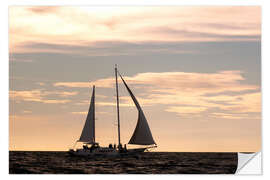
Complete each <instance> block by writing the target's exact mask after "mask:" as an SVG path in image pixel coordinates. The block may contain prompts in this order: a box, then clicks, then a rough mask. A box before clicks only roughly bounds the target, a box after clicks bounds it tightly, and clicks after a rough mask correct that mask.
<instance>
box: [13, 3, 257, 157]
mask: <svg viewBox="0 0 270 180" xmlns="http://www.w3.org/2000/svg"><path fill="white" fill-rule="evenodd" d="M115 64H118V68H119V72H120V73H121V74H122V76H123V77H124V79H125V80H126V82H127V84H128V85H129V87H130V88H131V90H132V91H133V93H134V94H135V96H136V98H137V99H138V101H139V103H140V105H141V106H142V109H143V111H144V114H145V116H146V118H147V121H148V124H149V126H150V129H151V131H152V135H153V138H154V140H155V142H156V143H157V145H158V148H157V149H156V151H179V152H183V151H185V152H186V151H192V152H194V151H195V152H196V151H200V152H208V151H209V152H236V151H238V152H251V151H259V150H260V149H261V9H260V7H258V6H163V7H161V6H147V7H143V6H134V7H132V6H126V7H125V6H119V7H118V6H112V7H110V6H103V7H102V6H97V7H95V6H89V7H87V6H84V7H79V6H76V7H75V6H74V7H72V6H65V7H61V6H55V7H53V6H51V7H45V6H42V7H41V6H39V7H38V6H36V7H34V6H10V7H9V149H10V150H52V151H54V150H68V148H70V147H72V146H73V144H74V143H75V141H76V140H78V138H79V136H80V133H81V130H82V128H83V125H84V122H85V119H86V115H87V111H88V108H89V102H90V98H91V97H90V96H91V92H92V86H93V85H95V86H96V140H97V141H98V142H99V143H100V144H101V145H106V146H107V145H108V144H109V143H117V125H116V123H117V116H116V92H115V79H114V78H115V77H114V65H115ZM119 94H120V121H121V141H122V143H123V144H125V143H128V141H129V139H130V137H131V135H132V133H133V131H134V129H135V126H136V121H137V110H136V107H135V106H134V104H133V102H132V100H131V98H130V97H129V95H128V92H127V91H126V89H125V87H124V85H123V84H122V82H120V81H119ZM129 147H132V146H131V145H129Z"/></svg>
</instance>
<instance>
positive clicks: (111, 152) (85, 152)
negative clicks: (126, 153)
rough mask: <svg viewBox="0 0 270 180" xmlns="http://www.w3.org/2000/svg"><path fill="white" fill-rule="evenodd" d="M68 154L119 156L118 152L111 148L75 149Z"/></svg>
mask: <svg viewBox="0 0 270 180" xmlns="http://www.w3.org/2000/svg"><path fill="white" fill-rule="evenodd" d="M68 154H69V155H71V156H117V155H118V151H116V150H115V149H110V148H99V149H94V150H90V149H77V150H76V151H74V150H73V149H71V150H69V151H68Z"/></svg>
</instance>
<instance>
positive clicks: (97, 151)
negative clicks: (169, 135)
mask: <svg viewBox="0 0 270 180" xmlns="http://www.w3.org/2000/svg"><path fill="white" fill-rule="evenodd" d="M118 75H119V76H120V78H121V80H122V82H123V83H124V85H125V87H126V89H127V91H128V93H129V95H130V97H131V99H132V100H133V102H134V104H135V106H136V108H137V110H138V121H137V125H136V128H135V130H134V132H133V135H132V136H131V138H130V140H129V142H128V144H131V145H142V146H143V147H140V148H130V149H128V148H127V146H126V144H125V145H124V147H123V146H122V144H121V138H120V115H119V93H118ZM115 84H116V86H115V87H116V108H117V126H118V145H117V146H116V144H114V145H112V144H109V146H107V147H101V146H100V145H99V143H98V142H97V141H96V138H95V86H93V91H92V97H91V101H90V106H89V110H88V114H87V117H86V121H85V124H84V127H83V130H82V133H81V136H80V138H79V139H78V140H77V141H76V143H77V142H82V143H83V147H82V148H78V149H74V147H73V148H72V149H69V151H68V153H69V154H70V155H79V156H96V155H119V154H138V153H143V152H145V151H146V150H148V149H150V148H156V147H157V144H156V142H155V141H154V139H153V136H152V133H151V130H150V128H149V125H148V123H147V120H146V118H145V115H144V113H143V110H142V108H141V106H140V104H139V102H138V101H137V99H136V97H135V96H134V94H133V93H132V91H131V90H130V88H129V87H128V85H127V83H126V82H125V80H124V78H123V77H122V76H121V74H120V73H119V71H118V70H117V66H116V65H115ZM76 143H75V145H76Z"/></svg>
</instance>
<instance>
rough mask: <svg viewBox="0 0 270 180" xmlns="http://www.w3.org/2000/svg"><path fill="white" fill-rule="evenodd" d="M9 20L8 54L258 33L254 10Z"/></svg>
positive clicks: (95, 10)
mask: <svg viewBox="0 0 270 180" xmlns="http://www.w3.org/2000/svg"><path fill="white" fill-rule="evenodd" d="M9 19H10V49H11V51H12V52H25V51H27V52H29V51H30V50H31V49H29V48H25V47H24V46H26V45H27V44H26V43H27V42H36V43H51V44H66V45H71V46H76V45H77V46H78V45H82V44H83V45H84V44H91V43H93V42H99V41H123V42H164V41H170V42H179V41H182V42H190V41H193V42H194V41H228V40H233V41H239V40H260V34H261V32H260V23H261V22H260V8H259V7H162V8H161V7H151V8H149V7H139V8H138V7H88V8H82V7H77V8H75V7H11V8H10V18H9ZM41 22H42V23H41ZM138 32H139V33H138ZM39 50H40V51H41V50H42V49H41V48H40V49H39ZM56 50H57V51H60V49H50V51H56ZM66 53H68V52H66Z"/></svg>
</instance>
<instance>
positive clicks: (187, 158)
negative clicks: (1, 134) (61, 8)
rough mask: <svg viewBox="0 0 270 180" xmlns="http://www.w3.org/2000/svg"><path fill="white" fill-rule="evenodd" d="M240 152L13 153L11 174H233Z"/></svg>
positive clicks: (10, 163) (11, 155) (11, 154)
mask: <svg viewBox="0 0 270 180" xmlns="http://www.w3.org/2000/svg"><path fill="white" fill-rule="evenodd" d="M236 168H237V153H189V152H146V153H144V154H142V155H140V156H136V157H117V158H113V157H111V158H108V157H107V158H105V157H98V158H90V157H70V156H69V155H68V154H67V152H38V151H34V152H31V151H10V152H9V173H10V174H233V173H234V172H235V171H236Z"/></svg>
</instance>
